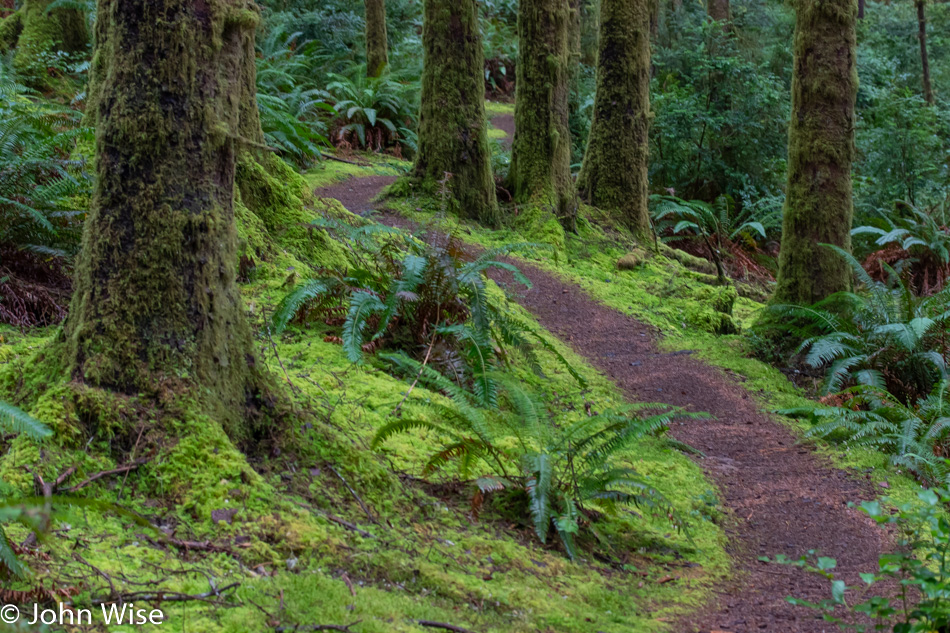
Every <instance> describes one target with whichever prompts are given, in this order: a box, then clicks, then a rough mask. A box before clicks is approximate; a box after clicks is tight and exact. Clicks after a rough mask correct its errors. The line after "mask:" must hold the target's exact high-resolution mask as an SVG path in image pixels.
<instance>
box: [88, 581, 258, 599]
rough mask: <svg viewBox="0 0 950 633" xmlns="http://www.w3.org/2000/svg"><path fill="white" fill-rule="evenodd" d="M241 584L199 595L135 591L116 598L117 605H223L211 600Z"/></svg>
mask: <svg viewBox="0 0 950 633" xmlns="http://www.w3.org/2000/svg"><path fill="white" fill-rule="evenodd" d="M240 586H241V583H239V582H235V583H231V584H230V585H228V586H226V587H222V588H221V589H212V590H211V591H208V592H206V593H200V594H187V593H178V592H177V591H169V592H167V593H165V592H162V591H159V592H157V593H149V592H145V591H137V592H134V593H123V594H120V595H119V596H118V599H119V604H122V603H123V602H131V601H133V600H142V601H145V602H188V601H191V600H197V601H200V602H214V603H215V604H225V603H222V602H219V601H217V600H212V598H221V597H222V595H221V594H223V593H224V592H226V591H230V590H232V589H236V588H237V587H240ZM112 602H114V600H105V599H101V598H99V599H94V600H93V601H92V603H93V604H110V603H112Z"/></svg>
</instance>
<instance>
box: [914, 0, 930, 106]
mask: <svg viewBox="0 0 950 633" xmlns="http://www.w3.org/2000/svg"><path fill="white" fill-rule="evenodd" d="M924 1H925V0H916V2H917V28H918V34H917V37H918V39H919V40H920V65H921V77H922V79H923V84H924V100H925V101H926V102H927V105H933V104H934V89H933V85H932V84H931V83H930V56H929V55H928V54H927V9H926V6H925V4H924Z"/></svg>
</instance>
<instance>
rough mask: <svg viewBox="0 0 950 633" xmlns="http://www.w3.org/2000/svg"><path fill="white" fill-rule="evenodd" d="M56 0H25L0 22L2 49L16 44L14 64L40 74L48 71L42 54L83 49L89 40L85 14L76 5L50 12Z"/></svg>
mask: <svg viewBox="0 0 950 633" xmlns="http://www.w3.org/2000/svg"><path fill="white" fill-rule="evenodd" d="M52 3H53V0H25V1H24V2H23V5H22V6H21V7H20V9H19V10H18V11H17V12H16V13H14V14H13V15H10V16H9V17H7V18H6V19H5V20H3V22H2V23H0V51H6V50H9V49H11V48H16V54H15V55H14V57H13V65H14V67H15V68H16V69H17V70H18V71H19V72H21V73H23V74H25V75H28V76H32V77H39V78H41V82H42V81H43V78H45V77H46V75H47V69H46V65H45V64H44V61H43V57H44V55H45V54H47V53H50V52H65V53H83V52H85V51H86V47H87V46H88V44H89V32H88V29H87V28H86V18H85V16H83V14H82V12H81V11H78V10H76V9H56V10H54V11H52V12H49V13H48V12H47V8H48V7H49V6H50V5H51V4H52Z"/></svg>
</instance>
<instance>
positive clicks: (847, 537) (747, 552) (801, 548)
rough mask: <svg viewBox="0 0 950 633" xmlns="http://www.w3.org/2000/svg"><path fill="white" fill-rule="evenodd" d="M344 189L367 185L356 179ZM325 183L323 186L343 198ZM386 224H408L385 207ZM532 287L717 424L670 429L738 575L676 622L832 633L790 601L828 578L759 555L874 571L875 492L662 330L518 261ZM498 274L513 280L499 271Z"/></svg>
mask: <svg viewBox="0 0 950 633" xmlns="http://www.w3.org/2000/svg"><path fill="white" fill-rule="evenodd" d="M346 186H360V185H358V184H357V183H351V184H350V185H345V186H344V187H346ZM346 192H347V191H346V190H345V189H341V190H339V191H336V190H333V188H330V189H329V190H324V191H323V193H322V194H321V195H324V196H330V197H336V196H337V194H339V195H340V196H343V195H346ZM383 221H384V222H386V223H387V224H392V225H400V226H406V221H405V220H403V219H402V218H398V217H393V216H385V215H384V216H383ZM519 266H520V268H521V270H522V271H523V272H524V273H525V274H526V275H527V276H528V277H529V278H530V279H531V281H532V282H533V284H534V286H533V288H531V289H530V290H527V291H525V290H524V289H523V288H522V290H521V291H520V294H518V293H517V292H516V298H517V300H518V302H519V303H521V304H522V305H523V306H524V307H525V308H527V309H528V310H529V311H531V312H532V313H533V314H534V315H535V317H536V318H537V319H538V321H540V323H541V324H542V325H544V326H545V327H546V328H547V329H548V330H550V331H551V332H553V333H554V334H556V335H557V336H559V337H560V338H561V339H562V340H564V341H566V342H567V343H569V344H570V345H571V346H572V347H573V348H574V349H575V350H576V351H577V352H578V353H579V354H580V355H582V356H584V357H585V358H587V359H588V361H589V362H590V363H591V364H592V365H594V366H595V367H597V368H598V369H599V370H601V371H602V372H604V373H605V374H606V375H607V376H609V377H610V378H611V379H612V380H613V381H614V382H615V383H616V384H617V385H618V386H619V387H620V388H621V389H622V390H623V392H624V393H625V394H626V395H627V396H628V397H629V398H630V399H632V400H639V401H648V402H664V403H668V404H672V405H677V406H683V407H688V408H690V409H692V410H694V411H706V412H709V413H711V414H712V415H713V416H715V420H713V421H696V422H689V423H685V424H682V425H678V426H676V428H674V429H672V434H673V435H674V436H675V437H676V438H677V439H679V440H681V441H683V442H686V443H687V444H689V445H691V446H693V447H695V448H697V449H699V450H701V451H703V453H705V458H704V459H701V460H700V463H701V465H702V466H703V468H704V469H705V470H706V472H707V473H708V474H709V476H710V477H711V478H712V479H713V480H714V481H715V482H716V483H717V484H718V485H719V486H720V488H721V489H722V490H723V496H724V501H725V505H726V506H727V507H728V509H729V510H730V513H731V515H732V517H733V520H732V521H731V522H730V525H729V526H728V531H729V536H730V553H731V554H732V555H733V557H734V560H735V567H736V570H737V572H738V573H737V575H736V578H735V580H734V581H733V582H732V583H730V585H729V586H726V587H724V588H722V589H721V590H720V591H719V592H718V593H719V600H718V602H717V603H716V604H713V605H710V606H709V607H708V608H707V609H706V610H705V611H703V612H701V613H699V614H697V615H696V616H694V617H693V618H691V619H690V620H689V621H687V622H683V623H682V624H681V626H680V627H679V628H678V630H677V633H679V631H701V632H704V633H709V632H710V631H712V632H720V633H721V632H730V633H747V632H753V631H768V632H769V633H824V632H828V633H830V632H831V631H835V630H836V629H835V627H834V626H833V625H829V624H827V623H825V622H823V621H821V620H820V619H819V618H818V617H816V616H815V614H814V613H813V612H809V611H808V610H805V609H802V608H799V607H793V606H792V605H789V604H788V603H787V602H786V601H785V598H786V596H788V595H792V594H794V595H795V596H797V597H799V598H804V599H807V600H811V601H818V600H823V599H826V598H828V597H829V587H828V583H827V582H826V581H824V580H819V579H816V578H815V577H813V576H809V575H807V574H805V573H803V572H801V571H799V570H797V569H793V568H784V567H775V566H772V565H765V564H763V563H760V562H758V560H757V558H758V557H759V556H769V557H774V556H775V555H776V554H786V555H789V556H793V557H797V556H799V555H801V554H803V553H805V552H806V551H808V550H809V549H816V550H819V551H820V552H821V554H822V555H824V556H831V557H833V558H836V559H837V560H838V563H839V570H840V571H843V572H844V577H845V580H846V581H847V582H848V584H849V585H850V584H858V583H859V578H858V576H857V573H858V572H861V571H873V570H875V569H877V559H878V556H879V555H880V554H881V553H882V552H883V551H884V550H885V548H886V546H887V542H886V536H885V535H884V534H883V532H882V531H881V530H880V529H878V528H877V527H875V526H874V525H873V523H872V522H871V521H870V520H869V519H867V518H866V517H865V516H864V515H863V514H861V513H860V512H857V511H855V510H852V509H849V508H848V507H847V503H848V502H849V501H857V500H859V499H869V498H873V497H874V496H876V494H877V493H879V492H880V491H874V490H873V489H871V487H870V485H869V484H864V483H858V482H855V481H854V480H852V479H850V478H849V477H848V476H847V475H846V474H845V473H844V472H842V471H839V470H836V469H834V468H832V467H830V466H829V465H828V464H827V463H826V462H825V461H824V460H823V459H822V458H821V457H819V456H817V455H816V454H814V453H813V452H812V451H810V450H808V449H807V448H804V447H801V446H798V445H797V444H796V441H795V438H794V437H793V435H792V434H791V433H790V432H789V431H788V430H787V429H786V428H785V427H784V426H782V425H781V424H780V423H778V422H776V421H774V420H773V419H771V418H770V416H769V415H767V414H765V413H763V412H762V411H761V410H760V408H759V406H758V405H757V403H756V402H755V400H754V399H753V398H752V397H750V395H749V393H748V392H747V391H745V390H744V389H743V388H742V387H741V386H740V385H739V382H738V381H739V380H741V378H738V377H732V376H728V375H726V374H725V373H724V372H723V371H721V370H719V369H717V368H715V367H711V366H709V365H706V364H705V363H703V362H702V361H700V360H698V359H696V358H694V357H693V356H692V354H690V353H682V352H677V353H663V352H661V351H659V348H658V346H657V338H658V335H657V332H656V331H655V330H653V329H652V328H650V327H649V326H647V325H644V324H643V323H640V322H639V321H636V320H635V319H633V318H631V317H628V316H626V315H624V314H622V313H620V312H617V311H616V310H613V309H611V308H608V307H605V306H603V305H601V304H599V303H597V302H596V301H594V300H593V299H591V298H590V297H589V296H588V295H586V294H585V293H584V292H583V291H582V290H581V289H579V288H578V287H576V286H574V285H572V284H569V283H565V282H563V281H561V280H559V279H557V278H556V277H555V276H553V275H551V274H549V273H547V272H544V271H542V270H539V269H537V268H535V267H533V266H529V265H525V264H519ZM496 281H499V282H502V283H508V282H510V278H508V279H505V277H504V276H502V275H499V276H498V278H497V279H496Z"/></svg>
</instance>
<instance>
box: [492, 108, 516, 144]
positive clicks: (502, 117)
mask: <svg viewBox="0 0 950 633" xmlns="http://www.w3.org/2000/svg"><path fill="white" fill-rule="evenodd" d="M491 124H492V126H494V127H496V128H498V129H499V130H502V131H504V132H505V134H507V135H508V136H506V137H505V138H503V139H499V140H500V141H501V146H502V147H503V148H505V149H511V145H512V143H514V141H515V115H513V114H499V115H497V116H495V117H492V120H491Z"/></svg>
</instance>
